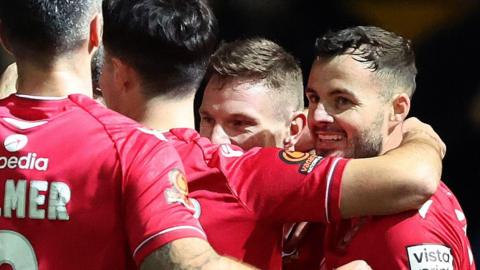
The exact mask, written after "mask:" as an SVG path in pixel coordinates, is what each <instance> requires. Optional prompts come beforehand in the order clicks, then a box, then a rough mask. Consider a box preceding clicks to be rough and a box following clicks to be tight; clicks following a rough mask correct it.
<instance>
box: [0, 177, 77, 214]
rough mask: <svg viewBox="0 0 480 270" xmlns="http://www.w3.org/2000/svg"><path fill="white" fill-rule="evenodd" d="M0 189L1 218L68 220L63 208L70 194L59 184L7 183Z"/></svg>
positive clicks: (8, 180)
mask: <svg viewBox="0 0 480 270" xmlns="http://www.w3.org/2000/svg"><path fill="white" fill-rule="evenodd" d="M2 188H4V192H3V194H4V196H3V198H0V217H1V218H30V219H46V218H48V219H49V220H69V215H68V212H67V204H68V202H69V201H70V195H71V192H70V187H69V186H68V185H67V184H65V183H63V182H55V181H53V182H48V181H42V180H31V181H27V180H13V179H7V180H6V181H5V185H4V186H3V187H2ZM27 190H28V192H27ZM0 194H2V193H0ZM2 202H3V205H1V203H2Z"/></svg>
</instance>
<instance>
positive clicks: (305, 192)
mask: <svg viewBox="0 0 480 270" xmlns="http://www.w3.org/2000/svg"><path fill="white" fill-rule="evenodd" d="M165 136H166V137H167V138H168V140H169V141H171V142H172V143H173V144H174V146H175V148H176V149H177V151H178V152H179V154H180V156H181V157H182V160H183V162H184V166H185V171H186V173H187V178H188V179H189V188H190V191H191V197H192V198H194V199H196V200H197V201H198V202H199V205H200V211H201V214H200V223H201V224H202V226H203V228H204V230H205V232H206V233H207V237H208V241H209V242H210V243H211V245H212V246H213V247H214V249H215V250H217V251H218V252H219V253H220V254H226V255H229V256H232V257H235V258H237V259H240V260H243V261H245V262H247V263H249V264H252V265H254V266H256V267H259V268H261V269H281V264H282V261H281V241H282V227H283V224H284V223H285V222H290V221H293V222H295V221H304V220H305V221H315V222H326V220H327V215H328V219H330V220H334V219H335V218H336V214H335V211H339V210H336V209H334V208H335V207H338V206H339V192H338V190H340V188H339V185H340V183H341V175H342V173H343V168H344V167H345V164H346V163H347V161H348V160H345V159H332V158H323V159H322V158H321V157H316V156H302V155H301V154H298V156H295V155H293V159H290V161H289V160H288V159H285V158H283V157H284V154H285V155H286V153H285V152H284V151H282V150H280V149H276V148H255V149H252V150H250V151H247V152H243V151H242V150H241V149H239V148H237V147H234V146H230V145H221V146H219V145H214V144H211V143H210V141H209V140H207V139H205V138H200V136H199V135H198V133H196V132H195V131H194V130H191V129H174V130H171V131H170V132H168V133H166V134H165ZM296 157H297V159H296V160H295V158H296ZM329 171H332V174H331V178H330V180H329V179H327V175H328V172H329ZM327 183H328V187H329V190H328V192H327ZM327 194H328V196H327ZM327 209H328V212H327Z"/></svg>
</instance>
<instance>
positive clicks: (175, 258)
mask: <svg viewBox="0 0 480 270" xmlns="http://www.w3.org/2000/svg"><path fill="white" fill-rule="evenodd" d="M141 269H142V270H153V269H172V270H210V269H211V270H214V269H219V270H223V269H225V270H227V269H228V270H230V269H240V270H241V269H255V268H253V267H249V266H247V265H244V264H241V263H239V262H236V261H234V260H232V259H229V258H226V257H222V256H220V255H218V254H217V253H216V252H215V251H214V250H213V249H212V248H211V247H210V245H208V243H207V242H205V241H203V240H201V239H195V238H185V239H180V240H176V241H173V242H172V243H170V244H167V245H165V246H163V247H162V248H161V249H159V250H156V251H154V252H153V253H152V254H150V255H149V256H148V257H147V258H146V259H145V260H144V262H143V264H142V267H141Z"/></svg>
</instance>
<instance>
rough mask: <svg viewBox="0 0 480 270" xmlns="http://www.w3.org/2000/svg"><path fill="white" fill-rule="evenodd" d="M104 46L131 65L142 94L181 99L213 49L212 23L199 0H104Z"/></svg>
mask: <svg viewBox="0 0 480 270" xmlns="http://www.w3.org/2000/svg"><path fill="white" fill-rule="evenodd" d="M103 15H104V36H103V39H104V46H105V49H106V52H107V54H108V55H110V56H114V57H118V58H120V59H121V60H123V61H125V62H126V63H127V64H129V65H131V66H132V67H133V68H134V69H135V70H137V72H138V74H139V75H140V76H141V79H142V84H143V85H142V89H143V91H144V92H143V94H145V95H146V96H149V97H151V96H165V97H169V98H181V97H184V96H187V95H190V94H192V93H193V92H192V90H196V88H198V87H199V85H200V83H201V81H202V79H203V76H204V75H205V71H206V67H207V65H208V59H209V57H210V55H211V54H212V53H213V51H214V50H215V46H216V43H217V42H216V20H215V17H214V15H213V12H212V11H211V10H210V8H209V7H208V6H207V4H206V3H204V2H203V1H202V0H106V1H104V3H103Z"/></svg>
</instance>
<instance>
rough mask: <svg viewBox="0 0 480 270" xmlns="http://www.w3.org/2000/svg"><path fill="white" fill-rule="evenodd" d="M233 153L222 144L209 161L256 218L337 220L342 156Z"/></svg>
mask: <svg viewBox="0 0 480 270" xmlns="http://www.w3.org/2000/svg"><path fill="white" fill-rule="evenodd" d="M232 153H237V155H234V154H232ZM239 153H240V150H238V149H236V148H234V147H233V146H229V145H222V146H221V147H219V149H218V151H217V154H216V156H215V158H213V159H212V161H211V162H212V163H215V166H218V167H220V168H221V170H222V171H223V173H224V174H225V175H226V177H227V178H228V179H229V181H228V182H229V184H230V185H231V189H232V190H233V191H234V192H235V193H236V194H237V196H238V197H239V198H240V200H241V201H242V202H243V203H244V204H245V206H246V207H247V208H248V209H250V210H251V211H252V212H254V213H255V215H257V216H258V218H261V219H271V220H272V221H280V222H297V221H311V222H322V223H329V222H331V221H333V220H337V219H339V218H340V210H339V205H340V190H341V189H340V185H341V180H342V174H343V170H344V168H345V165H346V164H347V162H348V160H347V159H342V158H324V157H321V156H316V155H314V154H309V153H302V152H290V151H283V150H280V149H276V148H254V149H252V150H249V151H247V152H245V153H242V154H239Z"/></svg>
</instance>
